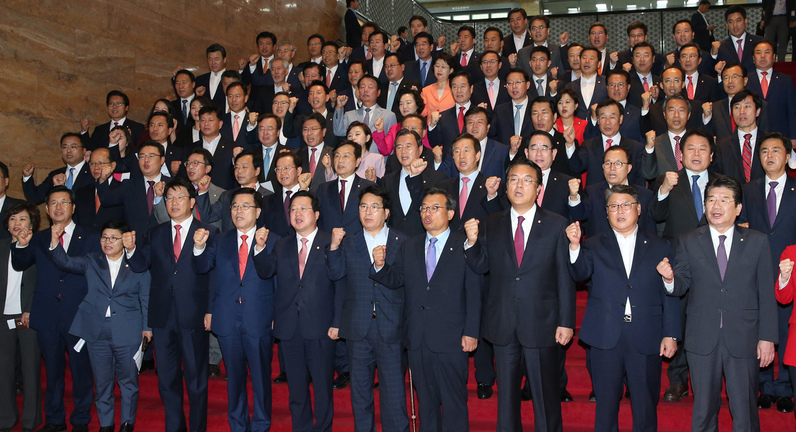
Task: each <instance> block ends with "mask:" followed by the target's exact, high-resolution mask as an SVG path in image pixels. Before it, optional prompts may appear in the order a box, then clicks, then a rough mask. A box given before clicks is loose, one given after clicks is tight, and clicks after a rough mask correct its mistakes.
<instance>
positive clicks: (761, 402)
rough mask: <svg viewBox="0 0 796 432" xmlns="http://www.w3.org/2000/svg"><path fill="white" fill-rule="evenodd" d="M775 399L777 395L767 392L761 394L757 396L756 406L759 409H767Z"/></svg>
mask: <svg viewBox="0 0 796 432" xmlns="http://www.w3.org/2000/svg"><path fill="white" fill-rule="evenodd" d="M776 401H777V397H776V396H773V395H769V394H761V395H760V396H759V397H758V398H757V407H758V408H760V409H769V408H771V405H773V404H774V403H775V402H776Z"/></svg>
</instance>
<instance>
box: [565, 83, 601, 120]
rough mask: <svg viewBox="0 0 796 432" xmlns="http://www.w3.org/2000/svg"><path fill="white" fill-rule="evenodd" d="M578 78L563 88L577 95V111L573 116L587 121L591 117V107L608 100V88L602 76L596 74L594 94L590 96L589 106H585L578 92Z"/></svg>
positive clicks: (581, 94) (581, 95)
mask: <svg viewBox="0 0 796 432" xmlns="http://www.w3.org/2000/svg"><path fill="white" fill-rule="evenodd" d="M580 80H581V79H580V78H578V79H576V80H575V81H571V82H570V83H568V84H567V85H565V86H564V88H568V89H570V90H572V91H574V92H575V93H576V94H577V95H578V111H577V112H576V113H575V116H577V117H578V118H581V119H584V120H588V119H589V117H591V105H594V104H598V103H600V102H602V101H603V100H605V99H608V87H606V79H605V77H604V76H603V75H600V74H597V75H596V78H595V82H594V92H593V93H592V96H591V105H588V106H587V105H586V102H585V101H584V99H583V93H581V91H580Z"/></svg>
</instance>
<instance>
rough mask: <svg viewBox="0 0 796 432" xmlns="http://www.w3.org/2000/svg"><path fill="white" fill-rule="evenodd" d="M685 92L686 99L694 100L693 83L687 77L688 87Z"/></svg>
mask: <svg viewBox="0 0 796 432" xmlns="http://www.w3.org/2000/svg"><path fill="white" fill-rule="evenodd" d="M685 90H686V91H687V92H688V99H694V81H693V80H692V79H691V77H688V85H687V86H686V88H685Z"/></svg>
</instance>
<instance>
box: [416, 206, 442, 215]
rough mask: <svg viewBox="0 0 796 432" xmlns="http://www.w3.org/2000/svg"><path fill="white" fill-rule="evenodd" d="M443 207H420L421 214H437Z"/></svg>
mask: <svg viewBox="0 0 796 432" xmlns="http://www.w3.org/2000/svg"><path fill="white" fill-rule="evenodd" d="M441 208H442V206H439V205H433V206H425V205H424V206H420V213H425V212H431V214H436V213H437V212H438V211H439V209H441Z"/></svg>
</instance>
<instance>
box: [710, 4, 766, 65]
mask: <svg viewBox="0 0 796 432" xmlns="http://www.w3.org/2000/svg"><path fill="white" fill-rule="evenodd" d="M724 20H725V21H726V24H727V31H728V32H729V33H730V35H729V36H727V38H726V39H724V40H723V41H721V43H713V44H712V46H711V48H710V55H711V56H715V57H714V58H715V59H716V61H719V62H721V61H724V62H727V63H729V62H731V61H732V62H740V63H741V64H742V65H743V67H745V68H746V70H747V71H751V70H753V69H754V62H753V55H752V54H753V53H754V47H755V46H756V45H757V43H758V42H761V41H762V40H763V38H762V37H760V36H757V35H754V34H749V33H747V31H746V25H747V24H748V20H747V19H746V9H745V8H744V7H743V6H740V5H733V6H730V7H729V8H727V9H726V10H725V11H724Z"/></svg>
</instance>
